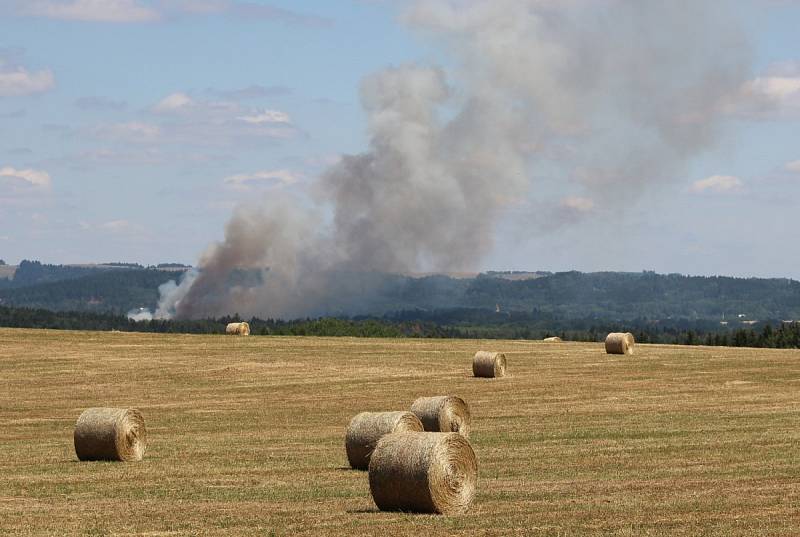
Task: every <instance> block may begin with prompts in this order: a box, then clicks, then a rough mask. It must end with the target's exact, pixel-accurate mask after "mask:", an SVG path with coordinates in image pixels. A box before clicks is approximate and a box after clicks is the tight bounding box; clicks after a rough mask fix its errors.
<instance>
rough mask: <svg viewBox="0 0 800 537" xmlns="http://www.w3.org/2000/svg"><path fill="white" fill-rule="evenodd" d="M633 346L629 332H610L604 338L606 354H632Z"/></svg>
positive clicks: (631, 335)
mask: <svg viewBox="0 0 800 537" xmlns="http://www.w3.org/2000/svg"><path fill="white" fill-rule="evenodd" d="M633 345H634V341H633V334H631V333H630V332H625V333H622V332H612V333H610V334H608V336H606V352H607V353H608V354H633Z"/></svg>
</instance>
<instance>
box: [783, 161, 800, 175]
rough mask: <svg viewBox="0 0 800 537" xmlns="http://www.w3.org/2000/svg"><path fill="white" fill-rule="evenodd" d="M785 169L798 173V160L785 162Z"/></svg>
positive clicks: (799, 166)
mask: <svg viewBox="0 0 800 537" xmlns="http://www.w3.org/2000/svg"><path fill="white" fill-rule="evenodd" d="M786 171H788V172H792V173H800V160H795V161H794V162H789V163H788V164H786Z"/></svg>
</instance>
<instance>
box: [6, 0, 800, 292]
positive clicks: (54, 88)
mask: <svg viewBox="0 0 800 537" xmlns="http://www.w3.org/2000/svg"><path fill="white" fill-rule="evenodd" d="M470 1H471V0H464V2H465V3H469V2H470ZM540 1H543V2H544V1H551V0H540ZM567 1H570V2H572V1H575V2H577V1H581V0H567ZM582 1H588V0H582ZM597 1H600V0H597ZM436 2H438V3H441V0H436ZM436 2H432V3H431V5H433V4H434V3H436ZM417 3H418V4H419V2H417ZM402 4H403V3H402V2H391V1H377V0H372V1H368V0H339V1H337V2H330V1H329V0H317V1H313V0H295V1H288V0H287V1H278V0H269V1H256V0H251V1H239V0H191V1H190V0H2V1H0V259H4V260H5V261H6V262H8V263H12V264H13V263H17V262H19V261H20V260H21V259H38V260H41V261H43V262H50V263H88V262H109V261H124V262H139V263H145V264H154V263H161V262H182V263H188V264H195V263H196V262H197V261H198V259H199V258H200V256H201V255H202V253H203V252H204V251H205V249H206V248H207V247H208V245H209V244H211V243H212V242H214V241H218V240H221V239H222V237H223V233H224V229H225V224H226V222H227V221H228V220H229V219H230V218H231V215H232V214H233V213H234V211H235V209H236V208H237V207H239V206H240V205H241V204H253V203H255V204H258V203H261V201H262V200H264V202H265V203H266V201H269V200H272V199H280V197H281V196H283V195H284V194H286V193H295V194H297V195H298V196H299V197H300V198H303V196H307V197H309V198H313V197H314V196H319V195H320V194H319V193H315V186H314V185H315V184H316V180H317V178H318V177H319V176H320V175H321V174H323V173H324V171H325V170H326V169H328V168H329V167H330V166H332V165H335V164H336V163H337V162H339V160H340V157H341V155H345V154H356V153H360V152H362V151H364V150H365V149H366V148H367V147H368V146H369V143H370V135H369V131H368V123H369V118H368V117H367V114H366V113H365V112H364V111H363V109H362V106H361V95H362V89H361V88H362V81H363V80H364V78H365V77H369V76H370V75H372V74H373V73H376V72H379V71H381V70H383V69H386V68H388V67H393V66H402V65H408V64H418V65H433V66H439V67H441V69H442V70H443V71H444V72H446V73H450V72H456V71H458V69H459V66H458V59H457V58H454V57H453V55H452V54H451V51H450V50H449V49H448V47H447V46H446V45H443V43H442V42H441V41H440V40H437V39H435V38H431V36H430V35H426V34H425V32H421V31H420V30H419V27H414V25H413V24H409V22H408V17H404V16H403V9H404V8H403V5H402ZM423 4H424V2H423ZM715 5H716V6H718V7H716V9H725V10H726V15H731V16H732V18H735V20H736V21H737V24H738V25H739V26H740V30H741V32H742V35H743V36H745V39H744V41H746V47H747V54H746V56H747V65H746V67H745V69H746V77H745V79H744V80H743V81H737V82H736V87H731V88H730V94H731V95H736V96H738V97H737V99H738V100H737V101H736V103H735V104H734V105H730V106H728V107H727V108H725V110H724V111H723V112H722V113H721V115H723V116H724V117H723V118H722V120H721V124H720V126H719V128H718V129H717V130H718V132H717V133H716V134H715V136H714V139H713V141H712V142H711V143H708V144H705V145H704V146H703V148H702V150H698V151H692V152H691V156H690V157H687V158H686V159H685V162H682V163H681V165H680V166H675V167H674V169H673V168H672V167H669V172H668V175H669V176H668V177H666V178H665V179H664V180H659V181H658V182H656V183H655V184H653V185H650V186H648V187H647V188H641V189H637V192H636V195H635V196H620V197H619V198H618V200H615V198H614V197H613V196H609V197H602V196H601V197H596V196H592V195H591V193H587V192H585V191H581V190H580V188H579V186H576V184H575V183H570V184H569V185H567V184H566V182H565V181H564V180H563V175H564V173H565V170H566V169H567V168H568V163H567V164H565V163H564V162H560V163H559V164H558V166H557V169H555V168H554V167H553V166H552V164H551V163H548V162H532V163H531V165H530V166H529V167H527V168H526V172H525V173H527V174H528V175H529V177H527V178H526V181H527V183H529V185H530V188H528V189H526V191H525V192H524V194H519V193H518V194H517V195H516V196H517V197H516V198H515V199H514V200H512V201H511V202H509V203H507V204H505V205H504V206H503V209H502V210H501V211H500V213H499V214H498V217H497V219H496V224H495V227H494V229H493V230H492V241H491V243H490V245H489V246H488V247H487V248H486V249H485V252H476V255H475V259H474V260H472V261H471V262H470V263H469V266H454V267H452V270H454V271H456V270H552V271H562V270H582V271H598V270H626V271H640V270H655V271H657V272H663V273H669V272H678V273H683V274H723V275H733V276H758V277H791V278H796V279H800V248H798V244H800V225H798V223H799V222H798V210H799V209H800V32H798V31H797V28H800V2H798V1H794V0H730V1H728V2H724V3H716V4H715ZM720 6H721V7H720ZM709 31H712V30H709ZM648 68H649V67H648ZM652 68H653V69H656V68H657V66H653V67H652ZM459 80H460V79H459V77H458V76H457V75H454V76H452V77H451V79H450V83H451V84H453V85H455V86H456V91H457V89H458V88H457V86H458V84H459ZM748 99H750V101H752V102H748ZM756 101H757V103H756ZM765 102H766V103H767V104H766V105H765V104H764V103H765ZM714 106H716V107H719V106H720V105H719V103H715V104H714ZM700 112H702V111H700ZM443 113H445V114H446V113H447V111H446V110H445V111H444V112H443ZM609 124H610V125H611V124H614V122H613V120H610V121H609ZM610 136H613V133H611V135H610ZM489 143H491V142H489ZM575 150H576V151H577V152H578V153H580V151H581V147H580V146H578V147H577V148H576V149H575ZM534 160H535V158H534ZM569 173H572V174H580V173H581V171H580V170H578V169H572V170H570V172H569ZM491 180H492V178H491V177H487V178H486V181H491ZM310 203H311V202H309V204H310ZM548 207H559V208H561V209H564V210H566V211H568V212H570V213H574V215H575V218H569V219H564V221H560V220H559V221H555V220H558V219H555V220H553V219H552V218H551V217H550V216H549V215H550V214H551V213H550V212H549V211H548V210H547V208H548ZM551 220H552V221H551Z"/></svg>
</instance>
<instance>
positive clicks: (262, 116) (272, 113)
mask: <svg viewBox="0 0 800 537" xmlns="http://www.w3.org/2000/svg"><path fill="white" fill-rule="evenodd" d="M236 119H238V120H239V121H244V122H245V123H250V124H253V125H260V124H262V123H291V122H292V120H291V119H290V118H289V114H287V113H285V112H280V111H278V110H262V111H260V112H258V113H256V114H253V115H249V116H239V117H237V118H236Z"/></svg>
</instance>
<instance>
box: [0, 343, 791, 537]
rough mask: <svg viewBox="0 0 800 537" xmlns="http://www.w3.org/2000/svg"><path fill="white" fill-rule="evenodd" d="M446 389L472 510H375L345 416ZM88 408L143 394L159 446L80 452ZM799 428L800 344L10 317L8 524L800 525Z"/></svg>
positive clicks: (92, 529)
mask: <svg viewBox="0 0 800 537" xmlns="http://www.w3.org/2000/svg"><path fill="white" fill-rule="evenodd" d="M486 346H489V347H492V348H498V349H502V350H503V351H505V352H506V355H507V356H508V359H509V361H510V363H512V364H513V367H512V368H511V369H510V370H509V376H507V377H505V378H501V379H478V378H473V377H472V371H471V364H472V356H473V355H474V353H475V350H477V349H479V348H482V347H486ZM440 393H451V394H454V395H458V396H461V397H463V398H464V399H465V400H467V402H468V403H469V404H470V406H471V409H472V432H471V435H470V440H471V442H472V446H473V448H474V449H475V453H476V455H477V457H478V469H479V479H478V494H477V497H476V499H475V502H474V504H473V505H472V508H471V509H470V510H469V511H468V512H467V514H465V515H460V516H455V517H441V516H434V515H410V514H398V513H380V512H376V511H375V508H374V505H373V503H372V501H371V499H370V494H369V486H368V480H367V474H366V473H364V472H359V471H353V470H349V469H348V465H347V459H346V456H345V451H344V440H343V439H344V431H345V427H346V426H347V423H348V420H349V419H350V418H351V417H352V416H353V415H355V414H356V413H358V412H360V411H362V410H384V409H393V408H400V409H403V408H408V407H409V405H410V404H411V402H413V401H414V400H415V399H416V398H417V397H419V396H423V395H436V394H440ZM91 406H119V407H131V406H134V407H136V408H139V409H140V410H141V411H142V412H143V414H144V417H145V420H146V422H147V429H148V437H149V438H148V440H149V441H148V450H147V454H146V455H145V460H144V461H142V462H141V463H132V464H119V463H104V462H97V463H79V462H77V460H76V457H75V453H74V451H73V447H72V432H73V426H74V424H75V420H76V419H77V417H78V415H79V414H80V413H81V411H82V410H83V409H84V408H87V407H91ZM799 424H800V352H798V351H769V350H751V349H720V348H684V347H669V346H650V345H640V346H637V354H636V355H635V356H633V357H627V356H610V355H606V354H605V351H604V349H603V345H602V344H571V343H565V344H563V345H560V346H553V345H548V344H545V343H541V342H491V343H487V342H480V341H452V340H445V341H437V340H434V341H426V340H367V339H345V338H341V339H339V338H337V339H315V338H265V337H250V338H230V337H224V336H188V335H144V334H124V333H80V332H57V331H35V332H34V331H26V330H7V329H0V534H9V533H10V534H21V535H64V534H88V535H132V534H149V535H201V534H202V535H280V536H284V535H348V534H361V535H372V534H381V535H420V534H422V535H426V536H428V535H453V534H457V533H464V534H470V535H552V536H556V535H597V536H599V535H630V536H634V535H637V536H638V535H725V536H729V535H742V536H744V535H796V534H797V531H798V528H800V426H798V425H799Z"/></svg>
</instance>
